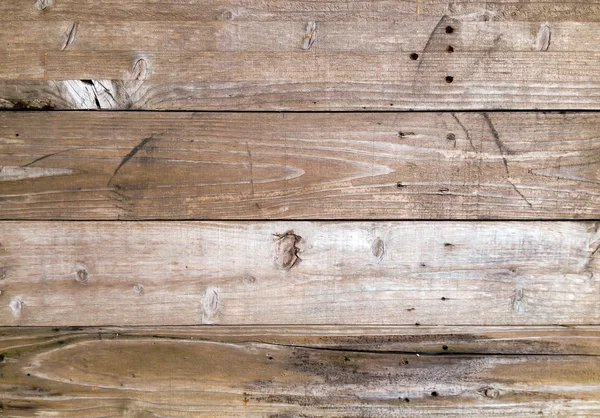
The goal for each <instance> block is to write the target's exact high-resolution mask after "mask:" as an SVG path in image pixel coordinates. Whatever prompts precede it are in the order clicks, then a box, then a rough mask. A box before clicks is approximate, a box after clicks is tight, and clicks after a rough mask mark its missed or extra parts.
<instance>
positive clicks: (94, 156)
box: [0, 112, 600, 220]
mask: <svg viewBox="0 0 600 418" xmlns="http://www.w3.org/2000/svg"><path fill="white" fill-rule="evenodd" d="M599 132H600V116H599V115H598V114H596V113H581V112H579V113H570V112H568V113H559V112H556V113H534V112H509V113H504V112H500V113H498V112H487V113H486V112H477V113H460V112H456V113H359V114H355V113H342V114H339V113H319V114H313V113H308V114H306V113H300V114H289V113H281V114H279V113H191V112H189V113H188V112H183V113H179V112H176V113H154V112H151V113H146V112H143V113H138V112H117V113H112V112H98V113H95V112H94V113H87V112H86V113H79V112H77V113H74V112H4V113H0V218H1V219H39V220H52V219H64V220H90V219H96V220H115V219H122V220H128V219H129V220H143V219H193V220H207V219H208V220H217V219H284V218H290V219H317V220H318V219H361V218H362V219H577V218H583V219H599V218H600V136H599V134H598V133H599Z"/></svg>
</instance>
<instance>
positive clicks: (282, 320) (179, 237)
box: [0, 222, 600, 326]
mask: <svg viewBox="0 0 600 418" xmlns="http://www.w3.org/2000/svg"><path fill="white" fill-rule="evenodd" d="M598 226H599V224H598V223H597V222H596V223H593V222H452V223H448V222H442V223H422V222H2V223H0V237H1V245H2V246H1V247H0V266H1V268H2V271H1V273H2V277H3V279H2V280H1V281H0V286H1V290H2V295H1V296H0V300H1V301H2V305H3V306H4V308H3V309H1V310H0V323H1V324H2V325H22V326H26V325H36V326H38V325H43V326H62V325H64V326H70V325H78V326H88V325H103V324H112V325H193V324H201V323H203V324H224V325H236V324H237V325H241V324H248V325H259V324H298V325H301V324H332V325H333V324H348V325H352V324H355V325H360V324H364V325H369V324H388V325H392V324H415V323H419V324H432V325H436V324H447V325H461V324H480V325H503V324H513V325H516V324H533V325H535V324H539V325H544V324H594V323H597V322H598V320H599V319H600V305H599V304H598V294H599V291H600V287H599V283H598V254H599V252H598V245H599V243H600V239H599V232H598Z"/></svg>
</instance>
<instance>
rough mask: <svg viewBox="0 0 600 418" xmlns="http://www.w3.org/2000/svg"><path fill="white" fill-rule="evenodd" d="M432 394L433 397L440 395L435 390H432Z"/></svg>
mask: <svg viewBox="0 0 600 418" xmlns="http://www.w3.org/2000/svg"><path fill="white" fill-rule="evenodd" d="M431 396H433V397H434V398H435V397H436V396H439V393H437V392H436V391H435V390H434V391H433V392H431Z"/></svg>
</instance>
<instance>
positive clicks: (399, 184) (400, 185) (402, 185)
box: [396, 181, 406, 189]
mask: <svg viewBox="0 0 600 418" xmlns="http://www.w3.org/2000/svg"><path fill="white" fill-rule="evenodd" d="M396 187H397V188H399V189H401V188H402V187H406V186H405V185H404V184H402V182H401V181H399V182H398V183H396Z"/></svg>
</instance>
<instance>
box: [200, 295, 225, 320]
mask: <svg viewBox="0 0 600 418" xmlns="http://www.w3.org/2000/svg"><path fill="white" fill-rule="evenodd" d="M200 305H201V308H202V309H201V311H202V312H201V319H202V323H203V324H214V323H215V322H216V318H215V317H216V316H217V315H218V314H219V305H220V301H219V289H218V288H216V287H209V288H208V289H206V291H205V292H204V296H203V297H202V301H201V302H200Z"/></svg>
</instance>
